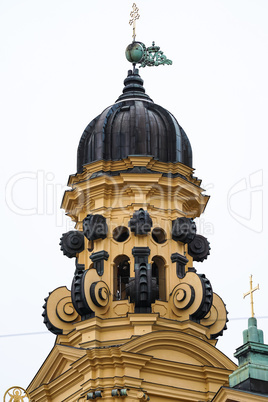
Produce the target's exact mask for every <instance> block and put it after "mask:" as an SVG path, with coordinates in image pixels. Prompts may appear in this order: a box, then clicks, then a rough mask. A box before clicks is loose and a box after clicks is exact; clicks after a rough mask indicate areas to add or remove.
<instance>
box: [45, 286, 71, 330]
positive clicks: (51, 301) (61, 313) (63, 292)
mask: <svg viewBox="0 0 268 402" xmlns="http://www.w3.org/2000/svg"><path fill="white" fill-rule="evenodd" d="M43 308H44V311H43V314H42V316H43V317H44V323H45V325H46V326H47V328H48V329H49V331H51V332H52V333H53V334H55V335H59V334H62V333H63V332H64V331H71V330H72V329H73V323H74V322H75V321H78V320H79V314H78V313H77V311H76V310H75V308H74V305H73V303H72V298H71V292H70V291H69V290H68V289H67V288H66V287H65V286H62V287H60V288H58V289H55V290H54V291H53V292H51V293H50V294H49V296H48V297H47V298H45V304H44V306H43Z"/></svg>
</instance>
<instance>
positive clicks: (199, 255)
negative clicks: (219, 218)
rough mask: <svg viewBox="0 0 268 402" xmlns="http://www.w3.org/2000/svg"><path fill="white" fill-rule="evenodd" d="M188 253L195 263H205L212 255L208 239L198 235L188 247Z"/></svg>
mask: <svg viewBox="0 0 268 402" xmlns="http://www.w3.org/2000/svg"><path fill="white" fill-rule="evenodd" d="M188 253H189V254H190V256H191V257H193V260H194V261H197V262H203V261H204V260H206V259H207V257H208V256H209V254H210V245H209V242H208V239H207V238H206V237H204V236H202V235H196V236H195V238H194V240H193V241H191V243H189V245H188Z"/></svg>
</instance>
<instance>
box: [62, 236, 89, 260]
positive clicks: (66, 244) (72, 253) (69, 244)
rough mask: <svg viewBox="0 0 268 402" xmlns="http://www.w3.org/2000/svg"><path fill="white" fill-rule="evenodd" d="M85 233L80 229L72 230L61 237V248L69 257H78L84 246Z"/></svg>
mask: <svg viewBox="0 0 268 402" xmlns="http://www.w3.org/2000/svg"><path fill="white" fill-rule="evenodd" d="M84 243H85V242H84V235H83V233H81V232H79V231H78V230H70V231H69V232H67V233H64V234H63V235H62V237H61V239H60V249H61V251H62V252H63V254H64V255H66V256H67V257H68V258H73V257H76V254H77V253H81V252H82V251H83V250H84V248H85V244H84Z"/></svg>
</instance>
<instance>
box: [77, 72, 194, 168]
mask: <svg viewBox="0 0 268 402" xmlns="http://www.w3.org/2000/svg"><path fill="white" fill-rule="evenodd" d="M124 84H125V87H124V89H123V93H122V95H120V96H119V98H118V99H117V101H116V103H115V104H114V105H112V106H109V107H108V108H107V109H105V110H104V111H103V112H102V113H101V114H100V115H99V116H97V117H96V118H95V119H94V120H92V122H91V123H89V125H88V126H87V127H86V129H85V131H84V133H83V135H82V137H81V139H80V143H79V146H78V153H77V171H78V173H81V172H82V170H83V165H86V164H88V163H90V162H94V161H97V160H118V159H124V158H127V156H129V155H146V156H153V157H154V158H156V159H158V160H160V161H161V162H181V163H183V164H185V165H187V166H189V167H192V149H191V144H190V141H189V140H188V137H187V135H186V134H185V132H184V130H183V129H182V128H181V126H180V125H179V124H178V122H177V120H176V119H175V117H174V116H173V115H172V114H171V113H170V112H168V111H167V110H166V109H164V108H163V107H161V106H159V105H156V104H155V103H154V102H153V101H152V99H151V98H149V96H148V95H147V94H145V89H144V87H143V80H142V79H141V77H140V76H139V71H138V70H134V72H133V71H131V70H130V71H129V72H128V77H127V78H126V79H125V81H124Z"/></svg>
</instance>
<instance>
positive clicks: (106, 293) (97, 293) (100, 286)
mask: <svg viewBox="0 0 268 402" xmlns="http://www.w3.org/2000/svg"><path fill="white" fill-rule="evenodd" d="M90 296H91V299H92V301H93V303H94V304H95V305H96V306H97V307H106V306H107V304H108V303H109V299H110V290H109V287H108V285H107V284H106V283H105V282H103V281H99V282H94V283H92V284H91V286H90Z"/></svg>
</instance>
